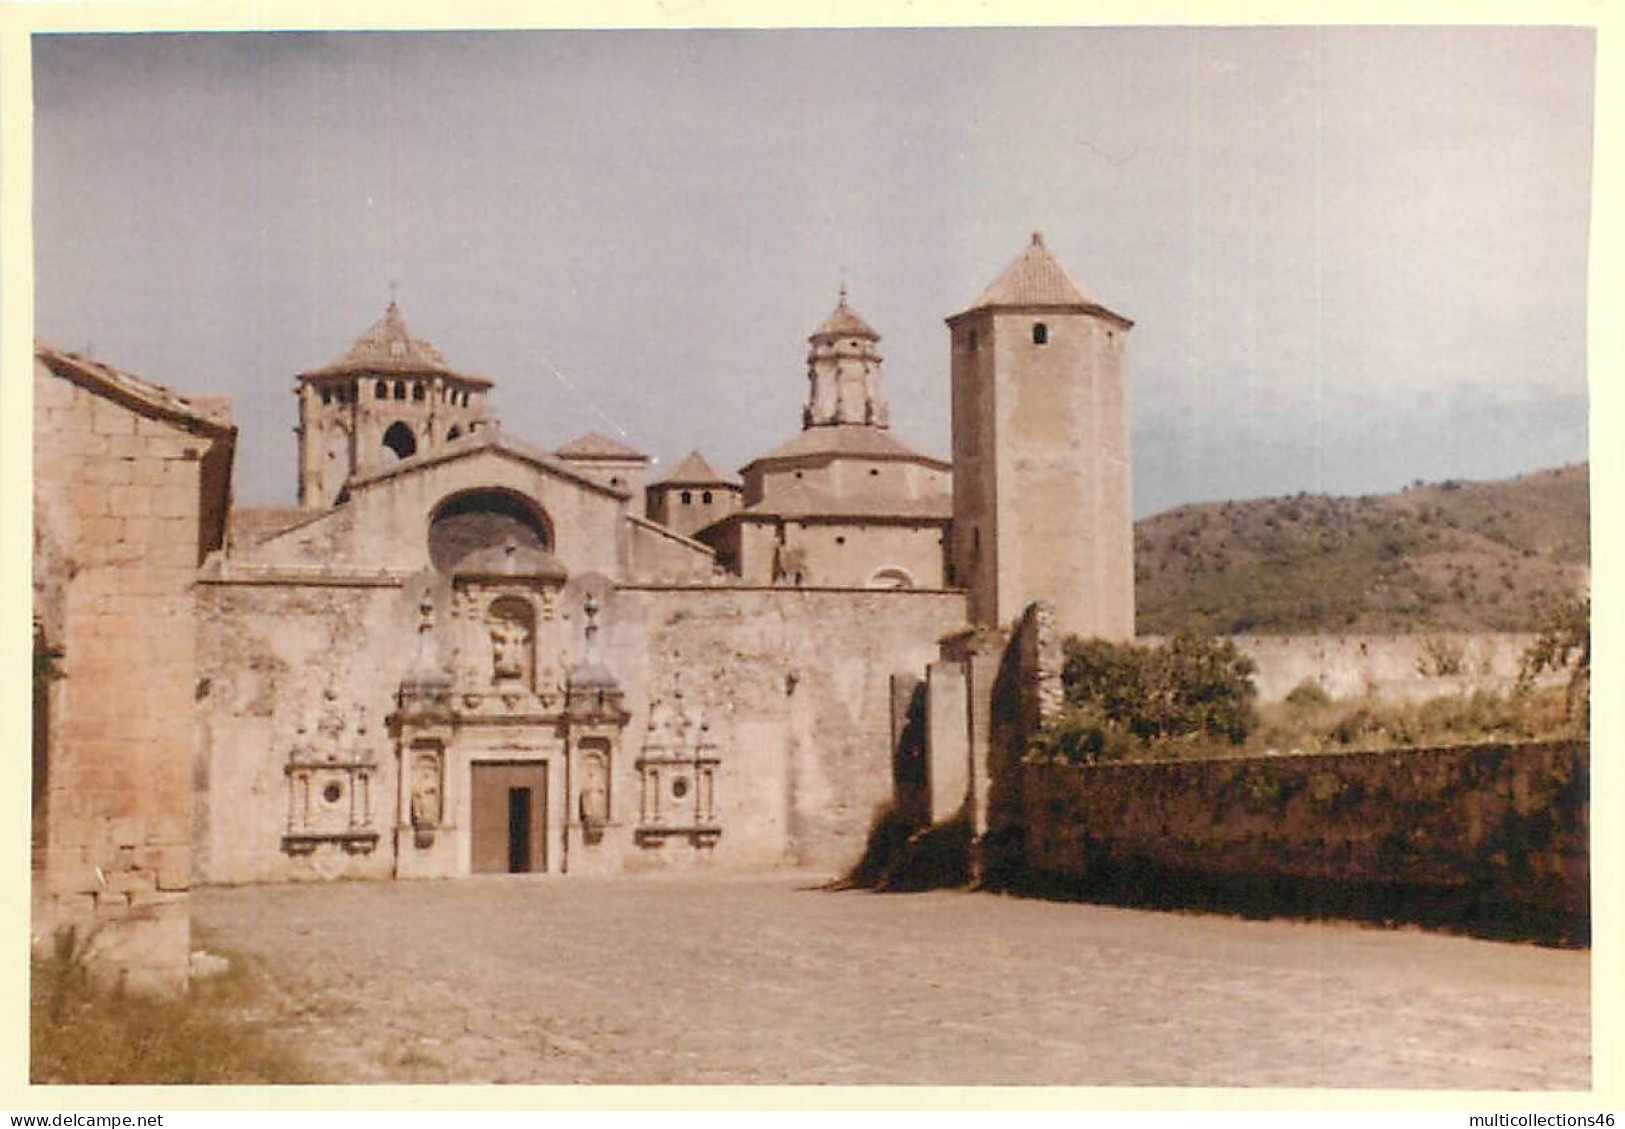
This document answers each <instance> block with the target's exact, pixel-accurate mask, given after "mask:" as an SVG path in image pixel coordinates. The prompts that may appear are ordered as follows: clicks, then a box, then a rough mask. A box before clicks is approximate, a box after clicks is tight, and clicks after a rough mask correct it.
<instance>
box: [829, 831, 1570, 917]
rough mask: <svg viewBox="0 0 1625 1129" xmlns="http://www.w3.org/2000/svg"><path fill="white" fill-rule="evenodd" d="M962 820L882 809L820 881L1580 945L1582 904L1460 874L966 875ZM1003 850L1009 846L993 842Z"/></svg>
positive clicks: (1140, 871)
mask: <svg viewBox="0 0 1625 1129" xmlns="http://www.w3.org/2000/svg"><path fill="white" fill-rule="evenodd" d="M971 840H972V836H971V830H970V821H969V820H968V819H966V818H963V817H961V818H958V819H954V820H952V821H950V822H947V823H939V824H932V825H929V826H923V827H922V826H920V825H919V823H918V822H917V821H916V820H912V819H910V818H908V817H907V816H905V815H903V814H901V813H899V812H898V811H897V810H896V809H887V810H886V811H885V812H883V813H882V814H881V815H880V816H879V817H878V818H877V819H876V820H875V824H874V827H873V828H872V829H871V830H870V833H869V840H868V843H867V845H866V847H865V850H864V853H863V857H862V858H861V859H859V860H858V863H857V865H855V866H854V867H853V868H852V870H851V871H849V872H848V873H847V874H846V875H845V876H844V877H842V878H841V879H838V880H837V881H835V882H832V883H830V884H829V885H828V886H826V887H825V889H837V890H873V891H876V892H878V893H918V892H920V891H924V890H941V889H966V888H971V887H972V886H973V885H974V886H975V888H977V889H981V890H984V891H987V892H991V893H1001V894H1008V895H1011V896H1014V897H1022V898H1039V899H1043V900H1046V901H1065V902H1083V903H1090V904H1095V905H1111V906H1123V907H1127V908H1132V909H1149V910H1165V911H1185V912H1198V913H1219V914H1225V915H1228V916H1232V917H1241V918H1246V919H1252V920H1261V919H1269V918H1276V919H1283V918H1284V919H1287V920H1301V921H1353V922H1360V923H1362V924H1369V925H1380V926H1385V927H1389V928H1400V927H1403V926H1420V927H1423V928H1426V929H1434V930H1438V931H1440V932H1446V933H1455V934H1463V935H1466V936H1470V937H1477V938H1480V939H1482V940H1491V941H1520V942H1533V943H1535V944H1540V945H1547V946H1551V947H1555V948H1587V947H1589V945H1590V943H1591V919H1590V915H1589V914H1588V913H1580V914H1574V913H1568V912H1564V911H1559V910H1554V909H1551V908H1549V907H1543V906H1536V905H1529V904H1520V903H1514V902H1508V901H1506V900H1505V899H1500V898H1496V897H1495V896H1494V895H1493V894H1492V893H1490V892H1489V891H1488V890H1486V889H1483V888H1480V887H1478V886H1475V885H1474V884H1472V883H1464V884H1462V885H1460V886H1454V887H1434V886H1418V885H1402V884H1398V883H1382V882H1361V883H1355V882H1331V881H1323V880H1315V879H1307V878H1298V877H1293V876H1289V875H1278V874H1260V875H1248V876H1231V875H1216V874H1212V873H1208V872H1203V871H1191V870H1176V869H1171V868H1167V867H1162V866H1158V865H1155V864H1149V863H1146V864H1123V863H1106V862H1102V863H1100V864H1099V865H1096V866H1093V867H1091V868H1090V869H1089V877H1088V878H1074V877H1070V876H1061V875H1053V874H1041V873H1034V872H1031V871H1026V870H1023V869H1021V868H1020V867H1012V866H1006V867H1000V868H998V869H997V870H995V871H993V872H990V873H989V874H987V875H985V876H984V877H983V879H982V881H981V882H979V883H977V882H974V878H973V876H974V870H973V866H972V859H971V846H972V843H971ZM993 853H994V854H995V855H996V856H999V857H1006V858H1008V857H1009V852H1007V851H1001V852H993Z"/></svg>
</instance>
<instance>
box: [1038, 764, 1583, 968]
mask: <svg viewBox="0 0 1625 1129" xmlns="http://www.w3.org/2000/svg"><path fill="white" fill-rule="evenodd" d="M1588 754H1589V748H1588V745H1587V744H1586V743H1584V742H1573V741H1569V742H1550V743H1540V744H1522V745H1481V746H1460V747H1450V748H1430V749H1406V750H1384V751H1380V752H1353V753H1332V754H1305V755H1296V756H1266V757H1248V758H1233V759H1223V760H1201V761H1164V762H1147V763H1134V764H1102V765H1089V766H1079V765H1073V764H1067V763H1050V762H1040V761H1034V760H1030V759H1029V760H1028V761H1027V762H1026V763H1025V764H1024V765H1023V766H1022V770H1023V787H1022V790H1021V791H1022V801H1023V812H1024V817H1025V819H1024V822H1025V853H1026V860H1025V861H1026V866H1027V870H1028V873H1029V875H1030V876H1032V877H1034V878H1037V879H1039V880H1040V881H1042V880H1045V879H1048V880H1051V881H1054V880H1060V881H1062V882H1067V883H1072V884H1076V885H1078V886H1080V887H1081V888H1084V889H1090V890H1093V891H1095V892H1109V893H1114V894H1116V895H1118V896H1121V897H1125V898H1128V899H1130V900H1141V899H1143V898H1155V899H1156V900H1174V901H1196V902H1205V901H1212V900H1225V899H1231V900H1234V899H1240V900H1241V901H1244V902H1258V901H1263V902H1268V903H1280V902H1283V901H1285V902H1288V903H1293V906H1295V908H1297V909H1299V910H1303V911H1315V910H1317V909H1325V910H1330V911H1335V912H1340V913H1341V912H1355V913H1356V914H1357V915H1360V916H1364V915H1365V914H1364V913H1361V912H1360V911H1361V910H1362V909H1364V910H1366V911H1370V912H1372V913H1375V914H1377V915H1378V916H1401V917H1406V918H1411V919H1415V918H1417V917H1421V918H1427V917H1430V916H1442V917H1447V918H1448V917H1462V918H1470V919H1474V920H1475V921H1476V922H1477V923H1478V924H1486V923H1489V922H1493V921H1495V920H1501V921H1503V922H1504V923H1506V924H1507V926H1508V928H1509V929H1511V930H1512V931H1514V932H1523V933H1534V934H1539V935H1550V936H1552V937H1554V938H1555V939H1562V940H1570V941H1572V940H1579V939H1583V937H1584V935H1585V933H1586V931H1587V926H1588V921H1589V883H1590V869H1589V865H1588V837H1589V772H1588ZM1288 908H1292V907H1288Z"/></svg>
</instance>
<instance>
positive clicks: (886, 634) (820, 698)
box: [605, 588, 965, 871]
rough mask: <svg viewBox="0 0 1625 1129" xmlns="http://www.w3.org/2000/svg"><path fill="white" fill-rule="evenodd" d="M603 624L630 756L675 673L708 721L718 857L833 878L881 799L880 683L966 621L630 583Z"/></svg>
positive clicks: (928, 598) (925, 598)
mask: <svg viewBox="0 0 1625 1129" xmlns="http://www.w3.org/2000/svg"><path fill="white" fill-rule="evenodd" d="M623 609H624V610H623ZM605 618H606V621H608V620H612V619H619V620H620V621H621V623H622V625H623V626H622V628H621V629H619V630H618V631H617V632H616V633H615V637H613V638H610V639H609V640H608V643H609V646H608V648H607V651H606V662H608V663H610V664H611V668H612V669H617V670H619V671H624V672H625V673H624V674H623V679H624V680H625V682H626V684H627V685H628V686H629V687H632V688H636V689H634V690H630V691H629V693H628V700H627V708H628V709H630V710H631V711H632V713H633V719H632V723H631V725H630V726H629V727H628V734H629V741H630V743H631V744H632V745H633V746H634V747H635V745H636V741H637V735H638V734H640V733H641V732H642V726H643V724H644V718H645V717H646V711H647V700H648V698H649V696H651V695H655V694H663V693H665V692H666V690H667V688H669V687H670V686H671V685H672V684H673V680H674V679H675V678H680V679H681V684H682V686H683V689H684V693H685V695H687V696H688V699H689V700H690V701H693V702H697V703H698V704H700V705H701V706H702V707H703V708H704V710H705V712H706V715H707V716H708V717H710V718H711V719H712V726H713V733H714V735H715V738H716V741H717V743H718V745H719V747H720V749H721V753H722V757H723V761H722V765H721V773H720V776H719V780H718V784H717V789H718V803H719V808H720V810H721V811H722V812H723V813H724V814H723V820H722V822H723V825H724V831H723V835H722V838H721V840H720V841H719V842H718V844H717V847H716V848H715V861H716V862H717V863H718V864H727V865H740V866H767V865H784V864H793V865H797V866H808V867H815V868H821V869H827V870H831V871H837V870H844V869H845V868H846V867H848V866H849V865H851V864H852V863H853V862H855V861H856V859H857V858H858V856H859V855H860V854H861V852H862V850H863V844H864V840H865V837H866V836H867V834H868V832H869V830H870V827H871V825H872V823H873V821H874V818H875V816H876V815H877V814H878V813H879V812H880V811H881V810H882V809H883V808H884V807H886V806H887V805H888V804H889V803H890V802H891V800H892V794H893V781H892V748H891V703H890V676H891V675H892V674H894V673H896V672H899V671H913V670H923V669H924V668H925V665H926V664H927V663H928V662H929V661H930V660H931V659H932V658H933V657H934V656H935V654H936V651H937V642H938V640H939V639H941V638H942V637H943V636H944V635H946V634H948V633H949V632H951V631H954V630H957V629H958V628H960V627H962V626H963V624H964V620H965V598H964V596H963V595H962V594H960V593H949V592H917V591H916V592H910V591H874V590H853V589H785V588H768V589H759V588H758V589H751V588H715V589H704V588H664V589H662V588H643V589H638V588H631V589H625V590H622V591H621V592H619V593H617V595H616V604H615V605H614V606H612V607H611V608H609V609H606V616H605ZM606 634H608V632H606ZM640 652H641V653H640ZM627 862H628V865H640V864H657V863H658V860H656V859H654V858H652V857H649V856H642V857H629V858H628V860H627Z"/></svg>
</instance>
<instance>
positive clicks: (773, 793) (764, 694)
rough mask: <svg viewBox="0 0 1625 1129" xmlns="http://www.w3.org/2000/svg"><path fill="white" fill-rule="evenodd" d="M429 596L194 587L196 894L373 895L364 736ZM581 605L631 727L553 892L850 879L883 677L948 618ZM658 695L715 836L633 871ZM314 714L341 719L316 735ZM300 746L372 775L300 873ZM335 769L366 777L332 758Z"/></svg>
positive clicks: (754, 604) (812, 607)
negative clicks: (302, 737)
mask: <svg viewBox="0 0 1625 1129" xmlns="http://www.w3.org/2000/svg"><path fill="white" fill-rule="evenodd" d="M437 583H439V581H438V580H437V579H436V578H435V577H434V576H433V574H428V573H424V574H412V575H408V576H396V577H390V576H380V575H377V574H359V573H358V574H356V575H354V576H351V577H344V576H342V575H340V574H331V575H330V576H329V577H328V578H327V579H326V580H325V581H324V580H321V579H319V578H315V577H306V576H301V575H298V574H295V573H290V574H287V575H277V574H276V573H275V572H273V571H269V570H264V571H259V572H255V573H252V574H250V573H247V572H245V571H243V570H238V571H237V572H235V573H234V572H232V571H231V570H225V571H223V572H222V573H220V574H218V575H215V576H213V577H210V578H208V580H207V583H206V584H205V585H204V586H203V589H202V591H203V597H202V604H203V635H202V639H203V644H202V646H203V651H204V653H203V662H204V665H205V667H206V669H207V670H208V671H209V672H211V678H210V680H209V684H208V687H207V692H206V694H205V696H204V697H203V699H202V705H203V709H204V714H205V720H204V739H203V743H202V748H201V750H200V759H199V774H198V780H197V784H198V797H199V799H198V829H199V830H198V835H199V842H200V858H199V874H200V877H201V878H202V880H204V881H209V882H219V883H229V882H254V881H288V880H305V879H323V878H336V877H355V878H385V877H389V876H390V875H392V874H393V873H395V859H394V850H393V848H392V846H391V844H392V842H393V841H394V836H395V831H396V828H395V821H396V819H397V815H398V810H397V809H398V804H397V802H396V797H397V795H398V791H399V776H398V772H399V769H398V765H397V755H396V752H395V749H394V746H393V743H392V741H393V739H392V737H391V736H390V734H389V733H388V732H387V731H386V727H385V725H384V721H385V718H386V717H387V716H388V715H389V713H390V712H391V711H392V710H393V709H394V696H395V690H396V688H397V687H398V685H399V684H400V681H401V678H402V676H403V675H404V674H405V673H406V670H407V668H408V666H409V665H410V664H411V662H412V660H413V646H412V640H413V638H414V634H413V632H414V625H415V623H416V620H415V608H416V607H417V605H418V603H419V601H420V600H421V599H422V598H423V596H424V594H425V593H426V592H429V591H431V590H432V589H434V586H435V585H436V584H437ZM577 587H578V582H577V580H572V581H571V583H570V585H569V586H567V587H566V588H565V590H564V592H563V593H562V595H561V597H560V599H559V615H560V618H561V620H564V621H568V623H569V624H571V625H572V626H570V627H569V631H570V632H571V633H572V634H571V635H570V637H571V638H572V639H574V638H578V637H579V636H578V634H576V633H578V632H579V630H580V626H581V616H580V613H579V605H580V603H581V601H580V599H579V593H578V591H577ZM600 592H601V601H600V602H601V612H600V613H599V616H598V622H599V624H600V625H601V633H600V635H599V637H598V641H597V658H598V661H599V662H600V663H602V665H603V666H604V667H605V668H606V669H607V670H608V671H610V672H611V673H612V674H613V675H614V676H615V677H616V678H617V679H618V680H619V682H620V684H621V687H622V688H623V689H624V691H625V699H624V703H625V708H626V710H627V711H628V713H629V714H630V715H631V716H630V720H629V722H628V724H627V726H626V728H625V731H624V736H623V739H622V743H621V747H620V748H619V749H618V750H617V751H616V752H615V755H614V756H613V758H612V764H611V770H610V771H611V777H612V778H611V779H610V781H609V787H608V792H609V796H610V801H609V802H610V808H611V814H610V820H609V823H608V825H607V826H606V827H605V829H604V834H603V835H602V837H601V839H599V840H598V841H597V842H594V843H591V844H587V843H583V842H582V841H581V839H580V837H579V835H578V834H576V830H575V829H568V830H567V833H568V834H570V835H572V836H573V837H572V838H571V839H570V841H569V846H568V850H569V856H568V857H569V860H570V861H569V866H570V869H571V872H572V873H611V872H615V871H619V870H626V869H647V868H667V867H683V866H714V867H719V868H724V869H755V868H766V867H775V866H784V865H795V866H806V867H814V868H819V869H824V870H827V871H830V872H836V871H840V870H843V869H845V868H846V867H847V866H849V865H851V864H852V863H853V862H854V861H855V860H856V859H857V857H858V856H859V854H860V853H861V852H862V849H863V844H864V840H865V837H866V836H867V834H868V832H869V830H870V827H871V824H872V823H873V821H874V819H875V817H876V815H877V814H878V812H879V811H880V810H881V809H882V808H884V807H885V806H886V805H887V804H888V803H889V802H890V800H891V796H892V781H893V766H892V753H891V741H890V730H891V709H890V693H889V685H890V676H891V675H892V674H893V673H895V672H897V671H903V670H911V669H923V667H924V666H925V664H926V663H927V662H928V661H929V660H930V659H931V658H933V657H934V656H935V654H936V652H937V644H938V640H939V639H940V638H941V637H942V636H944V635H945V634H947V633H948V632H950V631H953V630H955V629H957V628H959V627H961V626H963V624H964V619H965V599H964V596H963V595H962V594H959V593H945V592H917V591H877V590H852V589H786V588H748V587H728V586H687V585H645V586H627V587H621V588H613V587H610V586H607V585H603V586H601V588H600ZM437 602H438V601H437ZM441 606H444V605H443V604H442V605H441ZM572 646H574V644H572ZM677 691H680V692H681V694H682V701H683V703H684V708H685V709H687V710H690V711H695V710H697V711H700V712H703V715H704V717H705V718H706V719H707V721H708V723H709V726H710V730H709V731H710V735H711V738H712V740H714V741H715V743H716V745H717V748H718V751H719V754H720V764H719V765H718V768H717V772H716V783H715V794H716V810H717V813H718V820H717V822H718V823H719V824H720V825H721V828H722V833H721V835H720V837H719V838H718V839H717V840H716V842H715V844H714V845H713V846H710V847H708V848H707V849H704V850H695V849H693V848H692V847H691V846H690V845H689V844H687V843H671V842H668V843H666V844H665V845H664V846H662V847H660V848H658V849H650V848H646V847H642V846H640V845H638V843H637V842H636V837H635V831H636V825H637V820H638V798H637V797H638V794H639V789H640V778H639V775H638V771H637V769H636V767H635V764H636V760H637V758H638V753H639V747H640V742H641V740H642V738H643V734H644V732H645V728H646V726H647V723H648V719H649V716H650V706H651V703H653V702H654V700H655V699H657V698H661V699H664V700H665V701H666V702H667V703H668V705H669V704H670V703H671V702H672V701H673V699H674V695H675V692H677ZM329 695H331V696H329ZM335 704H339V705H342V706H344V709H342V710H339V711H338V713H339V716H337V717H335V718H333V719H332V721H331V723H324V722H323V720H322V718H323V716H324V715H326V714H329V713H333V712H334V710H335ZM358 711H360V712H359V713H358ZM324 724H325V725H326V729H324V728H323V726H324ZM301 726H303V727H304V729H305V730H306V732H307V734H308V733H311V732H318V731H320V732H326V731H327V730H332V731H333V735H332V737H331V738H327V737H324V738H323V740H326V741H328V743H329V744H331V745H332V747H333V749H334V751H335V752H336V753H337V754H339V755H340V756H341V757H347V758H349V759H350V760H353V761H355V762H356V763H363V762H364V763H369V764H371V765H373V766H375V767H373V768H371V769H369V770H368V777H369V779H368V786H369V788H370V790H371V804H372V812H371V824H372V828H373V830H375V831H376V832H377V833H378V836H379V837H378V840H377V842H376V844H370V843H369V842H368V841H366V840H363V839H361V838H357V839H355V840H354V841H352V842H351V843H350V844H349V845H348V846H345V845H343V844H336V843H335V844H324V845H322V846H320V847H319V848H318V849H316V850H314V851H312V852H311V853H308V854H303V855H298V854H290V853H289V852H287V851H285V850H284V848H283V833H284V831H285V829H286V825H287V820H288V816H287V810H288V802H289V792H288V789H289V783H288V780H287V774H288V764H289V751H290V749H291V748H292V747H293V745H294V743H295V741H296V740H298V739H299V733H300V729H301ZM531 736H532V737H533V738H534V739H533V740H531V741H530V745H532V746H534V749H535V750H539V751H542V752H543V754H544V755H545V751H546V750H547V749H549V748H551V747H552V743H556V741H557V738H556V737H555V736H554V735H552V734H551V733H550V732H549V733H542V732H537V733H535V734H532V735H531ZM515 737H516V738H520V739H522V738H524V737H525V735H524V734H523V733H516V734H515ZM356 749H362V750H365V751H366V755H364V756H360V757H353V756H351V755H350V752H349V750H356ZM448 787H454V786H453V785H450V784H448ZM346 802H347V801H346ZM560 810H567V809H565V808H564V807H563V805H562V804H561V805H560ZM564 818H566V819H569V818H573V817H572V816H569V815H568V814H567V815H566V816H565V817H564ZM564 830H566V829H563V828H560V827H558V826H555V827H553V828H551V829H550V830H549V834H550V835H553V834H555V833H558V832H560V831H564ZM550 857H551V858H562V857H563V851H562V850H559V851H554V852H552V853H551V854H550ZM550 869H551V864H550Z"/></svg>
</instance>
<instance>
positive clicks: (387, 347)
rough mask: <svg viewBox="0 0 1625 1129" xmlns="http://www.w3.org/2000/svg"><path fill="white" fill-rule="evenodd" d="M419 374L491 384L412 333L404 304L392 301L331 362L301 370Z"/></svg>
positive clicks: (317, 373) (311, 373) (328, 373)
mask: <svg viewBox="0 0 1625 1129" xmlns="http://www.w3.org/2000/svg"><path fill="white" fill-rule="evenodd" d="M374 372H376V373H390V374H396V373H399V374H408V373H411V374H416V375H422V376H449V377H451V378H453V379H455V380H460V381H462V382H464V383H467V384H474V385H478V386H481V387H490V384H491V382H490V381H489V380H487V379H485V378H484V377H483V376H472V375H470V374H469V373H465V372H458V371H457V370H456V369H453V368H452V367H451V366H450V365H448V364H446V358H445V357H443V356H441V355H440V350H439V349H436V348H435V347H434V346H433V345H431V344H429V343H428V342H427V341H425V340H424V339H423V338H421V337H413V336H412V330H411V329H410V328H409V327H408V326H407V324H406V319H405V318H404V317H402V316H401V308H400V307H399V306H397V305H396V304H395V303H394V302H393V301H391V302H390V303H389V305H388V307H386V308H385V310H384V316H383V317H381V318H379V319H378V320H377V321H376V322H374V323H373V324H372V326H371V328H369V329H368V330H367V332H365V333H363V334H362V335H361V336H360V337H357V338H356V339H355V344H353V345H351V346H350V348H349V351H347V352H346V353H345V354H344V356H342V357H340V358H339V359H338V360H336V361H334V362H333V363H332V364H330V365H327V366H325V367H323V368H319V369H312V370H311V371H309V372H302V373H300V374H299V375H300V377H301V378H306V377H315V376H343V375H348V374H355V373H374Z"/></svg>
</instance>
